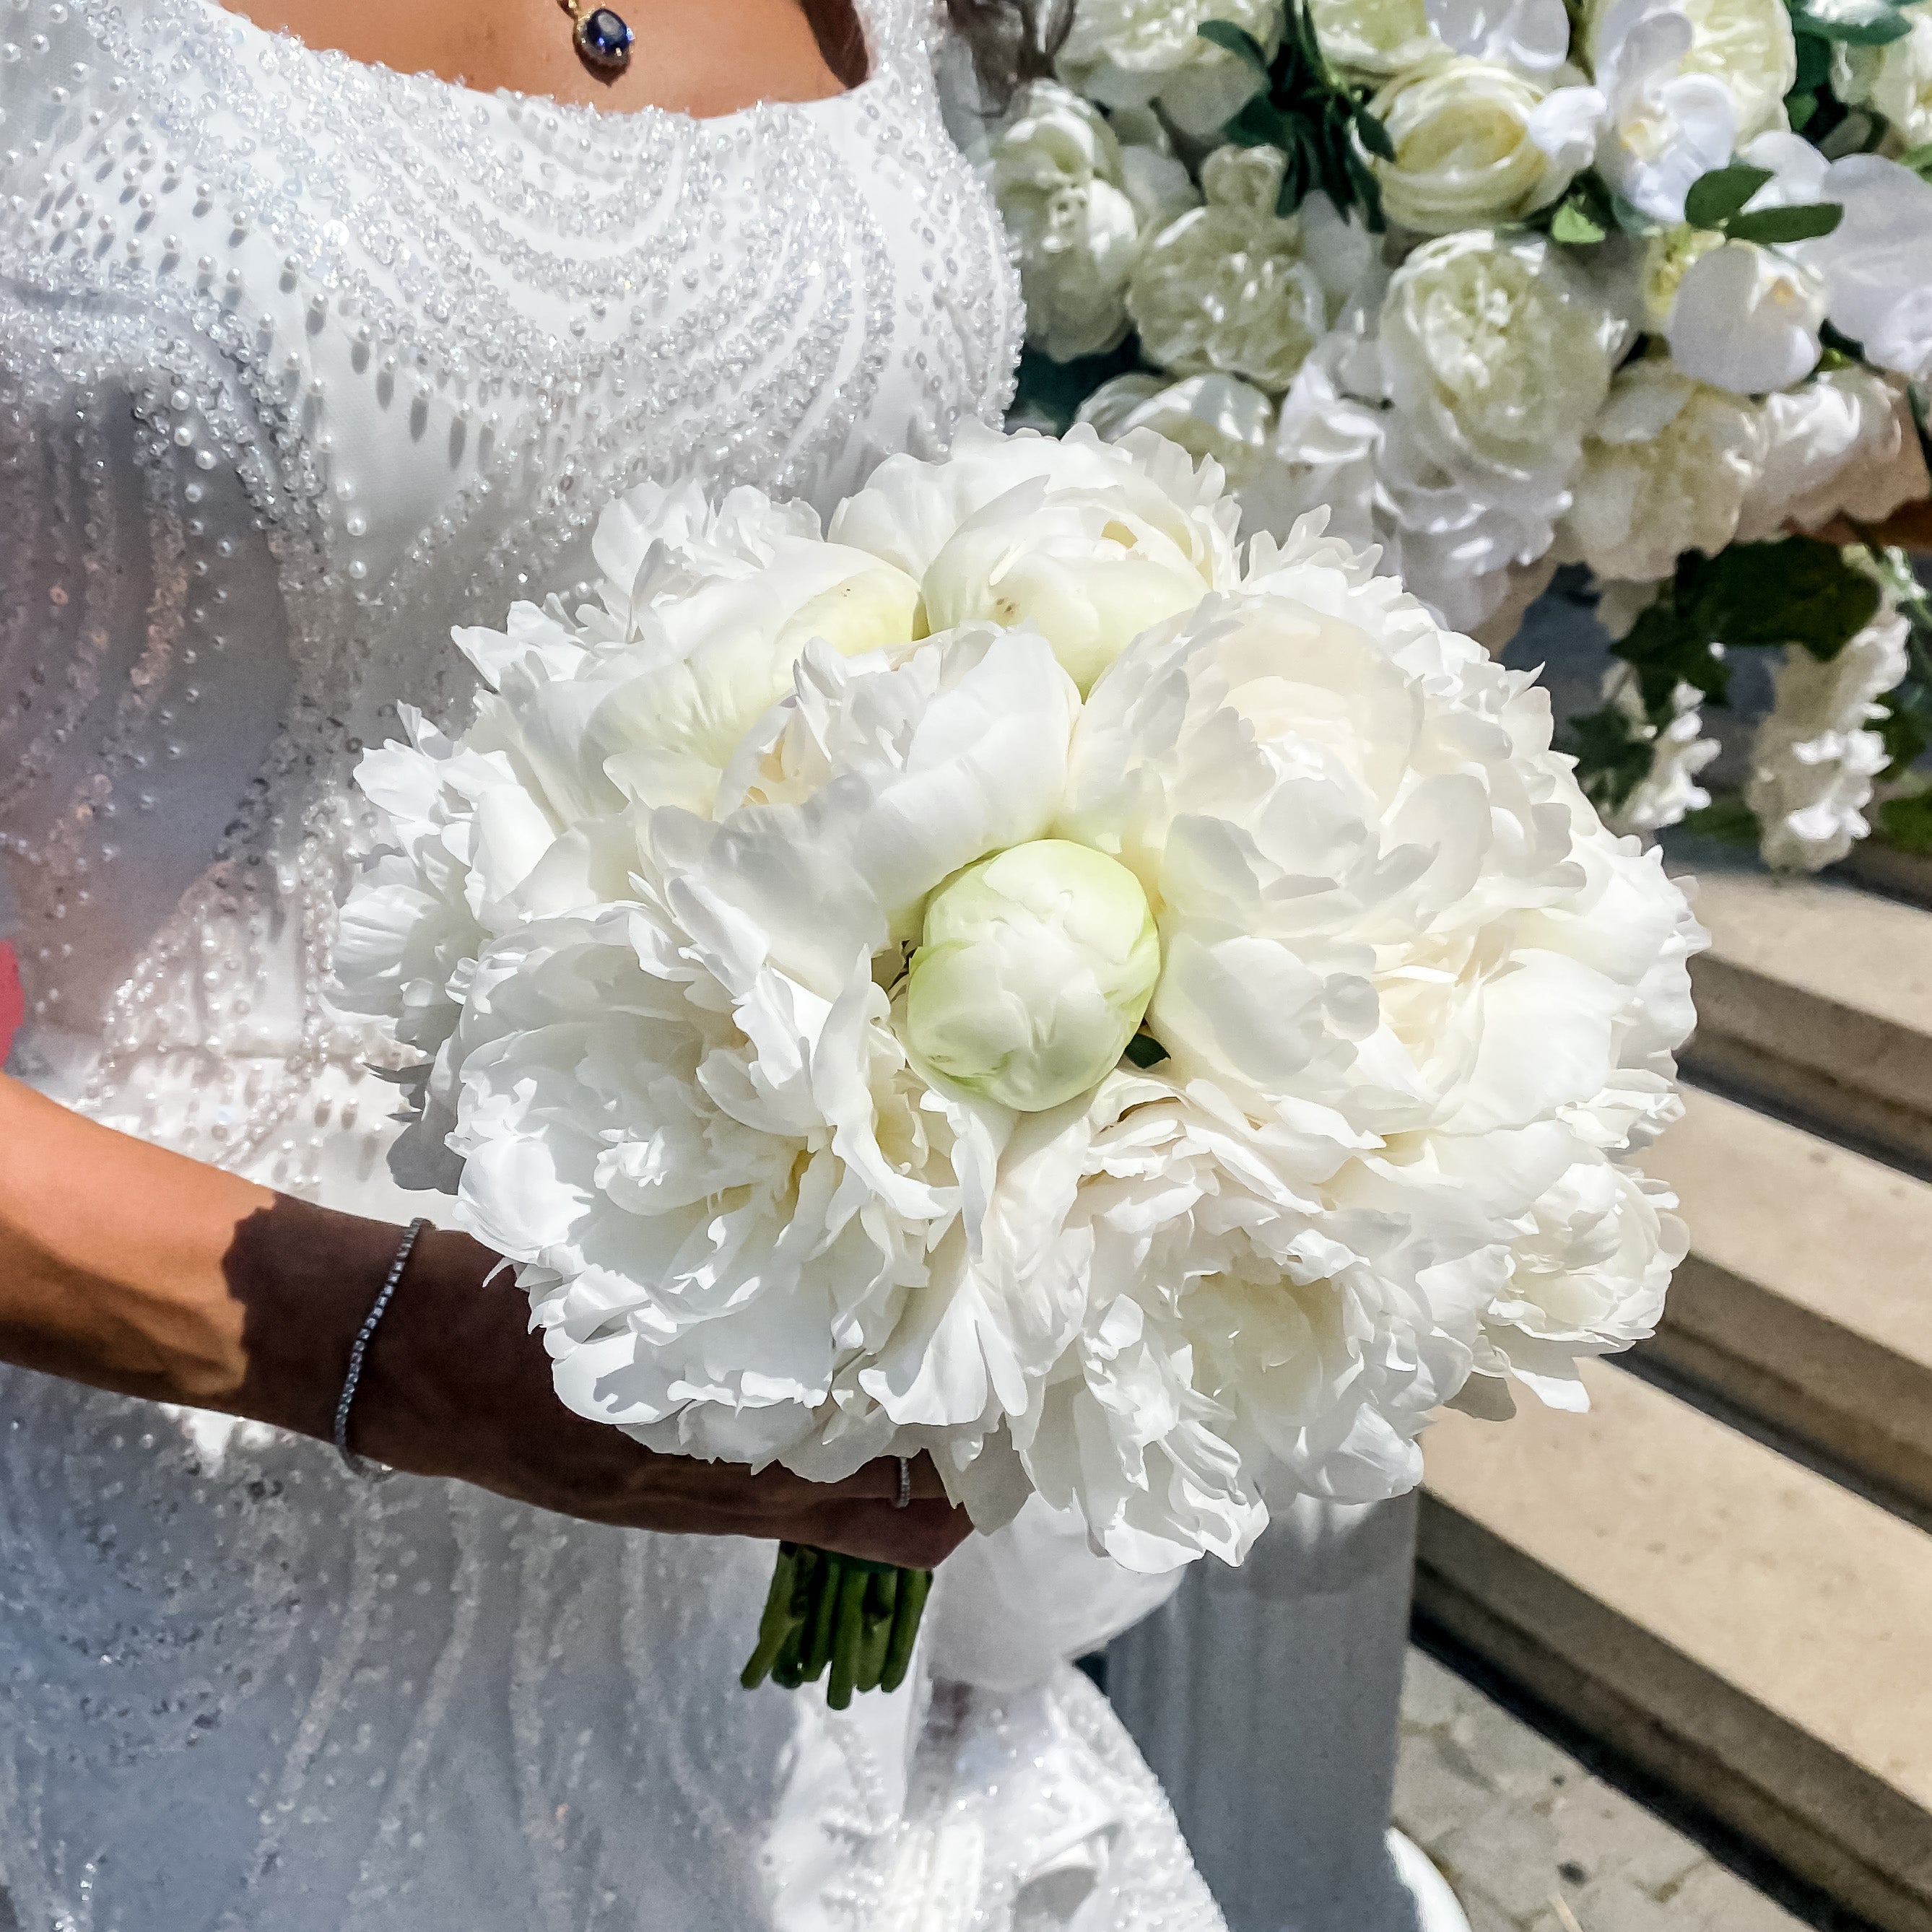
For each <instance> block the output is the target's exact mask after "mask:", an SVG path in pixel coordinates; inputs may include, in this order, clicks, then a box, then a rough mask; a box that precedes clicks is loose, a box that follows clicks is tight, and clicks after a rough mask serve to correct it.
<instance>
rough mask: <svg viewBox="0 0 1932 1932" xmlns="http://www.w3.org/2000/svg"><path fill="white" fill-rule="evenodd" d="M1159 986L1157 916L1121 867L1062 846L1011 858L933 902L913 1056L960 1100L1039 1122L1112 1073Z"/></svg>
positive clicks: (1056, 841) (920, 968)
mask: <svg viewBox="0 0 1932 1932" xmlns="http://www.w3.org/2000/svg"><path fill="white" fill-rule="evenodd" d="M1159 975H1160V937H1159V935H1157V933H1156V932H1155V931H1154V914H1153V913H1152V912H1151V911H1150V910H1148V902H1147V894H1146V893H1145V892H1143V891H1142V889H1141V884H1140V881H1139V880H1138V879H1136V877H1134V875H1133V873H1131V872H1130V871H1128V870H1127V868H1126V867H1125V866H1124V865H1121V864H1120V863H1118V862H1117V861H1116V860H1115V859H1109V857H1108V856H1106V853H1102V852H1097V851H1095V850H1094V849H1093V847H1091V846H1088V845H1075V844H1070V843H1069V842H1068V841H1067V840H1066V839H1064V838H1036V839H1033V840H1031V841H1028V843H1027V844H1024V845H1013V846H1009V847H1007V850H1005V851H1004V852H1000V853H995V855H994V856H993V857H992V858H990V859H981V860H980V862H979V863H978V864H977V865H968V867H967V868H966V869H965V871H962V872H961V873H959V874H957V875H956V876H955V877H953V878H951V879H949V880H947V882H946V883H944V885H942V886H941V887H940V888H939V889H938V891H937V892H935V893H934V894H933V895H932V898H931V899H930V900H929V901H928V902H927V904H926V925H925V929H924V931H923V932H922V935H921V937H920V940H919V950H918V951H917V952H916V953H914V954H913V956H912V962H911V965H910V967H909V968H908V969H907V975H906V1019H905V1023H906V1041H907V1045H908V1046H910V1047H911V1049H912V1050H913V1052H914V1053H915V1054H916V1055H917V1056H918V1058H919V1060H920V1061H922V1063H923V1064H925V1065H926V1066H927V1067H930V1068H931V1069H932V1070H933V1071H934V1072H935V1073H938V1074H940V1075H941V1076H944V1078H945V1079H947V1080H949V1081H950V1082H953V1084H954V1085H956V1086H960V1087H964V1088H968V1089H969V1090H970V1091H972V1092H974V1093H976V1094H985V1095H986V1097H987V1098H988V1099H989V1100H997V1101H998V1103H1000V1104H1001V1106H1005V1107H1011V1108H1013V1109H1016V1110H1017V1111H1018V1112H1022V1113H1028V1114H1034V1113H1042V1112H1045V1111H1046V1109H1049V1108H1050V1107H1058V1106H1061V1104H1062V1103H1064V1102H1065V1101H1068V1100H1074V1099H1076V1098H1077V1097H1079V1095H1081V1094H1087V1093H1091V1091H1093V1090H1094V1088H1096V1087H1097V1086H1098V1085H1100V1082H1101V1081H1102V1080H1103V1079H1105V1078H1106V1076H1107V1075H1108V1074H1109V1073H1112V1071H1113V1070H1114V1067H1115V1065H1116V1064H1118V1061H1119V1060H1120V1058H1121V1054H1122V1053H1123V1052H1125V1051H1126V1049H1127V1042H1128V1041H1129V1040H1131V1039H1133V1037H1134V1033H1135V1030H1136V1028H1138V1027H1139V1025H1140V1023H1141V1016H1142V1014H1143V1013H1145V1012H1146V1011H1147V1004H1148V1000H1149V999H1150V998H1151V997H1152V995H1153V992H1154V981H1155V980H1156V979H1157V977H1159Z"/></svg>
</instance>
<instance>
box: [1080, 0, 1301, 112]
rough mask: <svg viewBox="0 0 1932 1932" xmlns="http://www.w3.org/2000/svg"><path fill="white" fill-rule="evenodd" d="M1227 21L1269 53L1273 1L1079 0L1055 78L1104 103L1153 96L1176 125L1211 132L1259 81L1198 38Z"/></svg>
mask: <svg viewBox="0 0 1932 1932" xmlns="http://www.w3.org/2000/svg"><path fill="white" fill-rule="evenodd" d="M1204 20H1226V21H1227V22H1228V23H1229V24H1230V25H1232V26H1237V27H1239V28H1241V30H1242V31H1244V32H1245V33H1247V34H1250V36H1252V37H1253V39H1254V40H1256V41H1257V42H1258V43H1259V44H1260V45H1261V46H1262V49H1264V50H1265V52H1267V53H1268V55H1270V57H1271V58H1272V56H1273V55H1274V50H1275V49H1276V47H1277V46H1278V45H1279V44H1280V40H1281V28H1282V12H1281V4H1280V0H1082V4H1081V5H1079V6H1078V7H1076V8H1074V9H1073V15H1072V20H1071V23H1070V27H1069V30H1068V32H1067V39H1066V42H1065V43H1064V45H1063V46H1062V47H1061V50H1060V59H1059V70H1060V75H1061V79H1062V80H1064V81H1065V82H1066V83H1067V85H1068V86H1070V87H1073V88H1076V89H1079V92H1081V93H1082V94H1084V95H1086V96H1087V97H1088V99H1089V100H1091V101H1098V102H1099V103H1100V105H1101V106H1102V107H1145V106H1146V105H1147V104H1148V103H1149V102H1151V101H1157V102H1159V104H1160V106H1161V107H1162V109H1163V110H1164V111H1165V112H1166V114H1167V115H1169V118H1171V119H1172V121H1173V122H1174V124H1175V126H1176V127H1181V128H1183V129H1184V130H1186V131H1187V133H1190V134H1193V135H1196V136H1208V135H1211V134H1215V133H1219V132H1220V130H1221V127H1222V126H1223V124H1224V123H1226V121H1229V120H1231V119H1232V118H1233V117H1234V116H1235V114H1236V113H1238V112H1239V111H1240V110H1241V106H1242V104H1244V102H1245V101H1247V100H1248V99H1249V98H1250V96H1251V95H1253V94H1254V93H1255V92H1256V90H1257V89H1258V88H1259V86H1260V85H1261V82H1260V80H1259V77H1258V76H1257V75H1256V73H1255V71H1254V70H1253V68H1252V67H1250V65H1247V62H1244V61H1242V60H1240V59H1238V58H1236V56H1235V55H1233V54H1231V53H1229V52H1228V51H1227V49H1226V48H1224V47H1220V46H1216V45H1215V44H1214V42H1213V41H1211V40H1207V39H1205V38H1203V37H1202V34H1201V31H1200V29H1201V24H1202V22H1203V21H1204Z"/></svg>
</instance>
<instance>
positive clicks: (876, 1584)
mask: <svg viewBox="0 0 1932 1932" xmlns="http://www.w3.org/2000/svg"><path fill="white" fill-rule="evenodd" d="M931 1590H932V1571H930V1570H902V1569H900V1568H898V1567H897V1566H896V1565H892V1564H890V1563H871V1562H867V1561H866V1560H865V1559H864V1558H862V1557H859V1556H840V1555H839V1554H838V1553H837V1552H836V1551H834V1550H814V1549H813V1548H811V1547H810V1546H809V1545H808V1544H799V1543H781V1544H779V1545H778V1562H776V1563H775V1565H773V1566H772V1587H771V1589H770V1590H769V1592H768V1593H767V1594H766V1598H765V1610H764V1615H763V1617H761V1618H760V1619H759V1622H758V1643H757V1649H755V1650H754V1651H753V1652H752V1653H751V1658H750V1659H749V1661H748V1662H747V1663H746V1664H745V1668H744V1670H743V1671H742V1673H740V1674H739V1679H738V1681H739V1683H741V1684H742V1685H744V1687H745V1689H746V1690H747V1691H751V1690H755V1689H756V1688H757V1686H758V1685H760V1684H762V1683H763V1682H764V1681H765V1679H766V1678H767V1677H769V1678H770V1679H772V1681H773V1682H775V1683H777V1684H778V1685H781V1686H782V1687H783V1688H784V1689H786V1690H787V1691H796V1689H797V1688H798V1687H799V1685H801V1684H811V1683H815V1682H817V1680H818V1679H819V1678H820V1677H821V1676H823V1675H824V1673H826V1670H828V1669H829V1670H830V1672H831V1673H832V1676H831V1681H830V1682H829V1683H828V1684H827V1685H826V1689H825V1701H826V1703H828V1704H829V1705H830V1706H831V1707H832V1709H833V1710H835V1711H842V1710H844V1709H845V1707H846V1706H847V1705H848V1704H850V1703H851V1701H852V1694H853V1691H896V1690H897V1689H898V1688H899V1686H900V1685H901V1684H902V1683H904V1681H905V1674H906V1670H907V1667H908V1666H909V1665H910V1664H911V1662H912V1651H913V1642H914V1640H916V1638H917V1637H918V1635H919V1618H920V1616H922V1614H923V1613H924V1612H925V1610H926V1597H927V1595H928V1593H929V1592H930V1591H931Z"/></svg>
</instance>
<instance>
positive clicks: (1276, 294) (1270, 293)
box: [1127, 146, 1328, 390]
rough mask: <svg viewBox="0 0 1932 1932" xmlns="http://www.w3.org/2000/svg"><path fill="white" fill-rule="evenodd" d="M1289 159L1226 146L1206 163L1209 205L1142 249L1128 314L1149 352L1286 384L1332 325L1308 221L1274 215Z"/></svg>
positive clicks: (1162, 360) (1171, 364)
mask: <svg viewBox="0 0 1932 1932" xmlns="http://www.w3.org/2000/svg"><path fill="white" fill-rule="evenodd" d="M1282 173H1283V157H1282V155H1281V153H1280V150H1279V149H1277V148H1237V147H1232V146H1229V147H1224V148H1217V149H1216V150H1215V151H1214V153H1213V154H1211V155H1209V156H1208V159H1207V160H1206V162H1205V163H1204V164H1203V166H1202V170H1201V186H1202V190H1203V192H1204V193H1205V195H1206V196H1207V205H1205V207H1202V208H1195V209H1193V210H1192V211H1190V213H1188V214H1184V215H1182V216H1181V218H1180V219H1179V220H1178V221H1175V222H1172V223H1170V224H1169V226H1167V227H1166V228H1164V229H1162V230H1161V232H1160V233H1159V234H1157V235H1155V236H1152V237H1151V238H1150V239H1149V240H1148V243H1147V245H1146V247H1145V249H1144V250H1143V251H1142V255H1141V259H1140V262H1139V266H1137V267H1136V269H1135V271H1134V275H1133V281H1132V283H1131V284H1130V286H1129V287H1128V290H1127V313H1128V314H1130V316H1132V317H1133V321H1134V326H1135V327H1136V329H1139V331H1140V337H1141V347H1142V349H1143V350H1144V351H1145V353H1146V354H1147V355H1148V356H1149V357H1150V358H1151V359H1152V360H1153V361H1154V362H1157V363H1158V364H1159V365H1160V366H1161V368H1163V369H1166V370H1167V371H1169V373H1170V374H1173V375H1176V376H1202V375H1208V374H1216V373H1220V374H1227V375H1234V376H1241V377H1245V378H1246V379H1247V380H1249V381H1250V382H1252V383H1257V384H1259V386H1261V387H1262V389H1269V390H1281V389H1286V388H1287V387H1288V386H1289V383H1291V382H1292V381H1293V380H1295V371H1296V370H1298V368H1301V365H1302V362H1303V361H1304V359H1305V358H1306V357H1307V354H1308V352H1309V350H1310V349H1311V348H1313V347H1314V345H1315V343H1316V340H1317V338H1319V336H1320V335H1321V334H1322V330H1323V329H1324V328H1325V326H1327V323H1328V296H1327V294H1326V293H1325V290H1324V289H1323V287H1322V281H1321V278H1320V277H1319V275H1318V274H1317V272H1316V269H1315V268H1314V266H1313V264H1312V263H1310V261H1309V260H1307V252H1306V250H1305V248H1304V224H1303V220H1302V219H1301V217H1289V218H1287V219H1283V218H1282V217H1280V216H1277V214H1276V213H1275V211H1274V209H1275V200H1276V197H1277V194H1278V193H1280V187H1281V181H1282Z"/></svg>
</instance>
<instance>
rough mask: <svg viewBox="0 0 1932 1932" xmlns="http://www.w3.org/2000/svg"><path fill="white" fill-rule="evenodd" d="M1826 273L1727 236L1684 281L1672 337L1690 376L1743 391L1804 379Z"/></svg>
mask: <svg viewBox="0 0 1932 1932" xmlns="http://www.w3.org/2000/svg"><path fill="white" fill-rule="evenodd" d="M1824 320H1825V285H1824V282H1823V279H1822V278H1820V276H1819V275H1817V273H1816V272H1814V270H1812V269H1808V268H1807V267H1806V266H1805V265H1804V264H1803V263H1802V262H1797V261H1794V260H1792V259H1791V257H1790V256H1788V255H1787V254H1784V253H1782V252H1781V251H1779V250H1777V249H1775V248H1759V247H1757V245H1755V244H1754V243H1752V242H1726V243H1724V245H1723V246H1722V247H1721V248H1715V249H1712V250H1710V251H1708V252H1707V253H1705V254H1701V255H1700V256H1699V257H1698V259H1697V260H1696V261H1694V262H1693V263H1691V265H1690V266H1689V267H1688V269H1686V270H1685V272H1684V274H1683V275H1682V278H1680V279H1679V282H1678V285H1677V295H1676V301H1675V302H1673V305H1672V306H1671V311H1670V327H1669V329H1668V330H1667V332H1666V339H1667V341H1669V343H1670V356H1671V360H1672V361H1673V362H1675V363H1676V365H1677V366H1678V368H1679V369H1681V370H1682V371H1683V372H1684V374H1685V375H1687V376H1690V377H1694V378H1695V379H1696V380H1697V381H1699V382H1700V383H1710V384H1712V386H1714V387H1715V388H1717V389H1734V390H1736V391H1737V392H1738V393H1739V395H1760V394H1762V393H1763V392H1765V391H1766V390H1769V389H1784V388H1785V387H1787V386H1788V385H1790V384H1791V383H1797V382H1802V380H1804V379H1805V377H1807V376H1808V375H1809V374H1811V371H1812V370H1813V369H1814V368H1816V367H1817V362H1818V331H1819V329H1820V326H1822V325H1823V322H1824Z"/></svg>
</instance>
